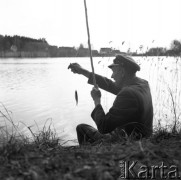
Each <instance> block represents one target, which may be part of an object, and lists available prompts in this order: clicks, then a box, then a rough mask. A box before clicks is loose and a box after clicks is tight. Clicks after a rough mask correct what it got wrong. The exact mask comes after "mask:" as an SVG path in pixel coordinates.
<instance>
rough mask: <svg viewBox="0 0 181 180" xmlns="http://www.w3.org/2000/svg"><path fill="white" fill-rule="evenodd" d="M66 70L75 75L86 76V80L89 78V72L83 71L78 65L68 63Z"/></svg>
mask: <svg viewBox="0 0 181 180" xmlns="http://www.w3.org/2000/svg"><path fill="white" fill-rule="evenodd" d="M68 69H71V71H72V72H73V73H75V74H82V75H84V76H86V77H87V78H89V75H90V72H89V71H88V70H86V69H84V68H83V67H82V66H80V65H79V64H78V63H70V65H69V66H68Z"/></svg>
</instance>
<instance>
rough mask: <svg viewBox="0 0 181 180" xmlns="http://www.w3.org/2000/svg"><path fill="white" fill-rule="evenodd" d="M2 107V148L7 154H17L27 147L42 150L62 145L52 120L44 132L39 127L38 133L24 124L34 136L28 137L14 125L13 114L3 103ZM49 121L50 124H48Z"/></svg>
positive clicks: (0, 113)
mask: <svg viewBox="0 0 181 180" xmlns="http://www.w3.org/2000/svg"><path fill="white" fill-rule="evenodd" d="M1 105H2V109H1V110H0V115H1V116H0V118H1V119H0V120H1V124H2V123H4V125H3V126H0V140H1V141H0V147H3V148H5V149H6V152H8V153H12V152H16V153H17V152H19V150H20V149H22V148H23V147H24V146H26V145H33V146H34V147H36V148H37V149H40V150H46V149H50V148H51V149H52V148H56V147H57V146H58V145H60V141H61V140H60V138H58V135H57V133H56V130H55V128H53V125H52V121H51V119H48V120H47V121H46V123H45V124H44V126H43V128H42V130H40V129H39V128H38V125H37V128H38V131H37V132H33V131H32V129H31V127H28V126H26V125H25V124H24V123H23V124H24V125H25V126H26V127H27V129H28V130H29V131H30V133H31V135H32V137H28V136H25V135H24V134H22V132H21V131H20V130H19V127H18V125H16V124H15V123H14V121H13V118H12V113H11V112H10V111H8V110H7V108H6V107H5V106H4V105H3V104H2V103H1ZM49 120H50V123H49V124H48V122H49ZM21 123H22V122H21ZM47 124H48V125H47Z"/></svg>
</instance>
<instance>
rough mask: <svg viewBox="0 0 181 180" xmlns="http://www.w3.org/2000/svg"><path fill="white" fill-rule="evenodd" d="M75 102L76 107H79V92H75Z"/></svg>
mask: <svg viewBox="0 0 181 180" xmlns="http://www.w3.org/2000/svg"><path fill="white" fill-rule="evenodd" d="M75 100H76V105H78V93H77V90H75Z"/></svg>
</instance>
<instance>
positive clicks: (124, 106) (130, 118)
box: [91, 92, 139, 134]
mask: <svg viewBox="0 0 181 180" xmlns="http://www.w3.org/2000/svg"><path fill="white" fill-rule="evenodd" d="M91 117H92V118H93V120H94V121H95V123H96V125H97V128H98V130H99V132H100V133H102V134H106V133H110V132H111V131H113V130H114V129H115V128H117V127H121V126H123V127H124V126H125V125H126V124H128V123H131V122H138V121H139V110H138V103H137V101H136V99H135V98H134V97H133V96H132V95H131V94H130V93H129V92H122V93H120V94H119V95H118V96H117V98H116V100H115V101H114V104H113V106H112V107H111V109H110V110H109V112H108V113H107V114H105V112H104V110H103V108H102V106H101V104H99V105H97V106H96V107H95V109H94V110H93V112H92V114H91Z"/></svg>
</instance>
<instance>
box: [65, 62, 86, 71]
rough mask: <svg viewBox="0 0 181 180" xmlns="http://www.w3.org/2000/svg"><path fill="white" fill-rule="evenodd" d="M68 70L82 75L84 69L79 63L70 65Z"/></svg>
mask: <svg viewBox="0 0 181 180" xmlns="http://www.w3.org/2000/svg"><path fill="white" fill-rule="evenodd" d="M68 69H71V71H72V72H73V73H77V74H82V71H83V68H82V67H81V66H80V65H79V64H78V63H70V65H69V66H68Z"/></svg>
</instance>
